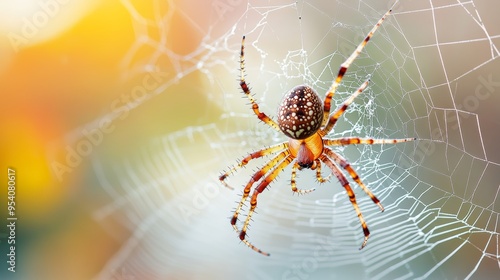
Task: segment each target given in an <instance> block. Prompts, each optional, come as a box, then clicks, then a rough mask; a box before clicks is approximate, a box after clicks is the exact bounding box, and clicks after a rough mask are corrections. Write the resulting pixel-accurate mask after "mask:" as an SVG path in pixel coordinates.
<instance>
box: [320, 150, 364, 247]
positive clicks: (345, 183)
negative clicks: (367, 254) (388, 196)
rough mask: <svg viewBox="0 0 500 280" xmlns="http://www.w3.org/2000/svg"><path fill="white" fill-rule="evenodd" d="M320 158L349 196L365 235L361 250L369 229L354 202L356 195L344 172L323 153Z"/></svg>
mask: <svg viewBox="0 0 500 280" xmlns="http://www.w3.org/2000/svg"><path fill="white" fill-rule="evenodd" d="M320 159H321V161H322V162H324V163H325V164H326V166H328V167H329V168H330V169H331V170H332V172H333V174H335V176H336V177H337V179H339V182H340V184H341V185H342V187H344V189H345V190H346V192H347V195H348V196H349V200H350V201H351V204H352V207H354V210H355V211H356V214H357V215H358V218H359V221H360V223H361V227H362V228H363V234H364V235H365V239H364V241H363V243H362V244H361V248H359V249H360V250H361V249H363V248H364V247H365V246H366V242H368V237H369V236H370V231H369V230H368V226H367V225H366V222H365V219H364V218H363V214H362V213H361V210H360V209H359V207H358V203H357V202H356V196H355V195H354V192H353V190H352V188H351V186H350V185H349V181H347V178H346V177H345V176H344V174H342V172H341V171H340V169H339V168H338V167H337V165H336V164H335V163H334V162H333V161H332V160H331V159H330V158H328V157H327V156H325V155H322V156H321V157H320Z"/></svg>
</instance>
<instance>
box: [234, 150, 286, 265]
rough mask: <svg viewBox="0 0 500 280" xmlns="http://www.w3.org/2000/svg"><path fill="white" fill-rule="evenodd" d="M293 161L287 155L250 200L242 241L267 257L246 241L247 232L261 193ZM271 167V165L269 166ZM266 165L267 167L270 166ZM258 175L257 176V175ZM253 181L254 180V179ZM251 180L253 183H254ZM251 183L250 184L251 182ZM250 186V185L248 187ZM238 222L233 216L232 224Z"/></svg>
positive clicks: (266, 254) (257, 188) (241, 233)
mask: <svg viewBox="0 0 500 280" xmlns="http://www.w3.org/2000/svg"><path fill="white" fill-rule="evenodd" d="M283 154H287V153H286V152H283ZM292 161H293V156H291V155H289V154H287V156H286V158H285V159H283V161H281V163H280V164H279V165H278V166H276V167H275V168H274V169H273V170H272V171H271V173H270V174H268V175H267V176H266V177H265V178H264V179H263V180H262V181H261V182H260V183H259V185H257V187H255V189H254V191H253V194H252V197H251V198H250V209H249V210H248V215H247V217H246V219H245V222H244V223H243V228H242V229H241V232H240V235H239V237H240V240H241V241H243V243H245V244H246V245H247V246H248V247H250V248H251V249H252V250H254V251H256V252H258V253H260V254H263V255H265V256H270V254H269V253H266V252H263V251H262V250H260V249H259V248H257V247H255V246H254V245H252V243H250V242H249V241H248V240H246V234H247V230H248V226H249V224H250V221H251V219H252V215H253V213H254V212H255V208H256V207H257V197H258V196H259V194H260V193H262V192H263V191H264V190H265V189H266V188H267V187H268V186H269V184H270V183H271V182H272V181H273V180H274V179H275V178H276V176H278V174H279V173H281V171H283V169H284V168H285V167H287V166H288V165H289V164H290V163H291V162H292ZM268 165H269V164H268ZM268 165H266V166H268ZM260 172H261V171H258V172H257V173H260ZM257 173H256V174H257ZM252 180H253V178H252ZM252 180H251V181H252ZM249 183H250V182H249ZM247 186H248V185H247ZM246 190H247V188H245V191H246ZM248 192H250V188H248ZM247 197H248V194H247ZM243 202H244V201H243V200H242V201H241V202H240V204H239V205H238V208H239V209H241V206H242V205H243ZM236 220H237V214H236V213H235V216H233V219H232V220H231V223H233V222H235V223H236Z"/></svg>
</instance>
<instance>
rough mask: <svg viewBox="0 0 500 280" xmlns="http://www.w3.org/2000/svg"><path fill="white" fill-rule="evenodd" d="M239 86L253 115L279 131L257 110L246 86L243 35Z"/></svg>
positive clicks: (270, 120) (274, 123)
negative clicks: (248, 102)
mask: <svg viewBox="0 0 500 280" xmlns="http://www.w3.org/2000/svg"><path fill="white" fill-rule="evenodd" d="M240 87H241V89H242V90H243V93H244V94H245V95H246V96H247V97H248V99H249V100H250V104H251V105H252V110H253V112H254V113H255V115H256V116H257V117H258V118H259V119H260V120H261V121H263V122H264V123H265V124H267V125H269V126H270V127H272V128H274V129H275V130H276V131H278V132H281V130H280V128H279V126H278V124H276V122H275V121H273V120H272V119H271V118H270V117H268V116H267V115H266V114H265V113H264V112H261V111H260V110H259V105H258V104H257V102H255V98H253V96H252V93H251V92H250V88H249V87H248V85H247V83H246V81H245V36H243V39H241V51H240Z"/></svg>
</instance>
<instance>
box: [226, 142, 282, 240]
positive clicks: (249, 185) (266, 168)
mask: <svg viewBox="0 0 500 280" xmlns="http://www.w3.org/2000/svg"><path fill="white" fill-rule="evenodd" d="M289 154H290V153H289V152H288V150H285V151H283V152H281V153H279V154H278V155H277V156H275V157H274V158H273V159H271V160H270V161H269V162H267V163H266V164H265V165H264V166H263V167H262V168H261V169H259V170H258V171H257V172H255V173H254V174H253V175H252V178H250V181H248V183H247V184H246V186H245V189H244V190H243V195H242V196H241V200H240V202H239V203H238V206H237V207H236V210H235V211H234V214H233V217H232V218H231V225H232V226H233V228H234V230H235V231H239V229H238V227H237V226H236V222H237V221H238V215H239V214H240V211H241V208H242V207H243V205H244V204H245V202H246V200H247V198H248V196H249V195H250V190H251V189H252V186H253V184H255V182H257V181H259V180H260V179H261V178H262V176H264V175H266V174H267V172H269V170H271V169H272V168H273V167H274V166H276V165H277V164H278V163H279V162H281V161H283V159H284V158H286V157H288V156H289Z"/></svg>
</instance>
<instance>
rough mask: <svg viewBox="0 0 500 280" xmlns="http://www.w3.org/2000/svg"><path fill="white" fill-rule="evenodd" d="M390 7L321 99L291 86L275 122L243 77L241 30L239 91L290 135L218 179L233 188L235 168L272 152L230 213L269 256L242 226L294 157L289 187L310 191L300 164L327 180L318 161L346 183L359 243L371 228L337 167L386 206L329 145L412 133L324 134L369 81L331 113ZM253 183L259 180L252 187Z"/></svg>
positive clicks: (269, 121)
mask: <svg viewBox="0 0 500 280" xmlns="http://www.w3.org/2000/svg"><path fill="white" fill-rule="evenodd" d="M390 13H391V10H389V11H388V12H387V13H386V14H385V15H384V16H383V17H382V18H381V19H380V20H379V21H378V22H377V24H376V25H375V26H374V27H373V28H372V30H371V31H370V33H368V35H367V36H366V37H365V39H364V40H363V42H361V44H359V46H358V47H357V48H356V50H355V51H354V52H353V53H352V54H351V56H349V58H347V60H346V61H345V62H344V63H342V65H341V66H340V70H339V72H338V74H337V78H336V79H335V80H334V82H333V83H332V86H331V88H330V90H329V91H328V92H327V93H326V95H325V98H324V100H323V101H321V99H320V98H319V96H318V95H317V94H316V92H315V91H314V90H313V89H312V88H311V87H309V86H306V85H300V86H297V87H295V88H294V89H292V90H291V91H290V92H289V93H288V94H286V95H285V96H284V98H283V101H282V102H281V104H280V107H279V108H278V121H277V123H276V122H275V121H273V120H272V119H271V118H269V117H268V116H267V115H266V114H265V113H264V112H261V111H260V110H259V105H258V104H257V103H256V102H255V99H254V98H253V96H252V94H251V93H250V89H249V88H248V86H247V83H246V81H245V78H244V69H245V67H244V66H245V64H244V61H245V59H244V55H245V52H244V49H245V36H243V39H242V42H241V52H240V69H241V71H240V86H241V89H242V90H243V93H244V94H245V95H246V96H247V97H248V99H249V100H250V103H251V105H252V110H253V111H254V113H255V115H256V116H257V117H258V118H259V119H260V120H261V121H263V122H264V123H266V124H267V125H269V126H271V127H272V128H274V129H275V130H277V131H279V132H282V133H283V134H285V135H286V136H287V137H288V142H282V143H279V144H276V145H273V146H270V147H268V148H264V149H261V150H259V151H256V152H254V153H251V154H249V155H247V156H246V157H245V158H243V159H242V160H241V161H240V162H239V163H238V164H237V165H235V166H233V167H231V168H230V169H229V170H228V171H226V172H224V174H222V175H221V176H220V177H219V180H220V181H221V182H222V184H224V185H225V186H226V187H228V188H231V187H230V186H229V185H228V184H227V183H226V181H225V180H226V178H227V177H228V176H229V175H230V174H232V173H234V172H235V171H236V170H237V169H239V168H241V167H243V166H245V165H247V164H248V162H250V161H251V160H252V159H256V158H260V157H263V156H267V155H272V154H276V155H275V156H274V157H273V158H272V159H270V160H269V161H268V162H267V163H266V164H265V165H264V166H263V167H262V168H261V169H259V170H258V171H257V172H255V173H254V174H253V175H252V177H251V178H250V180H249V181H248V183H247V184H246V185H245V188H244V190H243V195H242V196H241V200H240V202H239V203H238V206H237V207H236V210H235V211H234V214H233V216H232V218H231V225H232V226H233V228H234V230H236V231H237V232H238V233H239V234H238V236H239V238H240V239H241V241H243V242H244V243H245V244H246V245H247V246H248V247H250V248H252V249H253V250H255V251H257V252H259V253H261V254H264V255H267V256H269V254H268V253H265V252H263V251H261V250H260V249H258V248H257V247H255V246H254V245H252V244H251V243H250V242H249V241H248V240H247V239H246V232H247V230H248V226H249V224H250V221H251V220H252V215H253V213H254V212H255V208H256V207H257V197H258V196H259V194H261V193H262V192H263V191H264V190H265V189H266V188H267V187H268V186H269V184H270V183H271V182H272V181H273V180H274V179H275V178H276V177H277V176H278V174H279V173H280V172H281V171H283V170H284V169H285V167H287V166H288V165H289V164H291V163H292V162H293V165H292V176H291V180H290V185H291V188H292V191H293V192H294V193H298V194H305V193H309V192H311V191H313V190H314V189H306V190H301V189H298V188H297V186H296V181H295V177H296V174H297V170H300V169H302V168H311V169H313V170H316V178H317V180H318V181H319V182H320V183H323V182H326V181H327V179H325V178H323V176H322V174H321V164H325V165H326V166H327V167H328V168H329V169H330V170H331V172H332V174H333V175H335V177H337V179H338V180H339V182H340V184H341V185H342V187H344V189H345V191H346V193H347V196H348V197H349V200H350V201H351V203H352V206H353V207H354V210H355V211H356V214H357V216H358V218H359V221H360V223H361V227H362V228H363V234H364V236H365V238H364V241H363V243H362V244H361V248H363V247H364V246H365V245H366V242H367V241H368V237H369V236H370V231H369V230H368V226H367V225H366V222H365V220H364V218H363V215H362V214H361V210H360V209H359V207H358V204H357V202H356V196H355V195H354V192H353V190H352V188H351V186H350V184H349V181H348V180H347V178H346V177H345V175H344V174H343V173H342V171H341V168H342V169H344V171H345V172H346V173H347V174H349V176H350V177H351V178H352V180H353V181H354V182H356V183H357V184H358V185H359V186H360V187H361V189H363V191H364V192H365V193H366V194H367V195H368V196H369V197H370V198H371V199H372V201H373V203H375V204H376V205H378V207H379V208H380V210H381V211H383V210H384V208H383V207H382V205H381V204H380V201H379V200H378V198H377V197H376V196H375V195H374V194H373V193H372V192H371V191H370V189H368V187H367V186H366V185H365V184H364V183H363V182H362V181H361V179H360V178H359V176H358V174H357V173H356V171H355V170H354V169H353V168H352V167H351V165H350V164H349V162H348V161H347V160H346V159H345V158H344V157H342V156H341V155H339V154H337V153H336V152H334V151H333V150H332V149H331V148H330V147H329V146H344V145H354V144H368V145H371V144H395V143H402V142H407V141H412V140H415V138H403V139H373V138H359V137H346V138H337V139H328V138H325V136H326V135H328V133H329V132H330V131H331V130H332V129H333V127H334V126H335V124H336V122H337V120H338V118H339V117H340V116H342V114H343V113H344V112H345V110H346V109H347V107H348V106H349V105H350V104H351V103H352V102H353V101H354V99H355V98H356V96H358V95H359V94H360V93H361V92H362V91H363V90H364V89H365V88H366V87H367V86H368V81H365V82H364V83H363V84H362V85H361V86H360V87H359V88H358V90H356V92H355V93H353V94H352V95H351V96H350V97H349V98H348V99H347V100H345V101H344V103H342V104H341V105H340V107H339V108H338V109H337V110H336V111H335V112H333V113H332V114H330V105H331V101H332V97H333V95H334V93H335V91H336V89H337V87H338V85H339V83H340V81H341V80H342V77H343V76H344V74H345V73H346V71H347V69H348V68H349V65H351V63H352V62H353V61H354V59H355V58H356V57H357V56H358V55H359V54H360V53H361V50H362V49H363V48H364V46H365V45H366V43H367V42H368V40H370V38H371V37H372V36H373V33H374V32H375V31H376V30H377V28H378V27H379V26H380V25H381V24H382V22H383V21H384V19H385V18H386V17H387V16H388V15H389V14H390ZM254 184H257V186H256V187H255V188H254V189H253V193H252V194H251V195H250V193H251V191H252V187H253V185H254ZM248 198H250V209H249V210H248V215H247V216H246V218H245V221H244V223H243V227H242V228H241V230H240V229H239V228H238V226H237V223H238V217H239V215H240V212H241V210H242V207H243V205H244V204H245V202H246V201H247V200H248Z"/></svg>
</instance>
